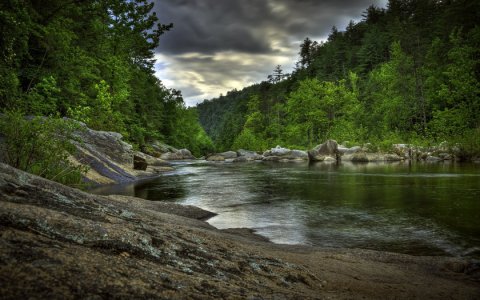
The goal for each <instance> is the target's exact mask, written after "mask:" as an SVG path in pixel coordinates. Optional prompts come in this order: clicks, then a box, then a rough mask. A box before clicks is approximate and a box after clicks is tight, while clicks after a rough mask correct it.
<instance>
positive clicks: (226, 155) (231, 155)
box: [217, 151, 237, 159]
mask: <svg viewBox="0 0 480 300" xmlns="http://www.w3.org/2000/svg"><path fill="white" fill-rule="evenodd" d="M217 155H220V156H223V157H224V158H225V159H233V158H237V152H235V151H226V152H222V153H218V154H217Z"/></svg>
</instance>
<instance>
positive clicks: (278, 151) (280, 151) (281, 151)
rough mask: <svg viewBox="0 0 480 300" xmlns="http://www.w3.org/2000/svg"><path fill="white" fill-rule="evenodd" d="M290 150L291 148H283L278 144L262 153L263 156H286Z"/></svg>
mask: <svg viewBox="0 0 480 300" xmlns="http://www.w3.org/2000/svg"><path fill="white" fill-rule="evenodd" d="M290 152H292V150H290V149H287V148H283V147H281V146H280V145H278V146H277V147H275V148H272V149H270V150H267V151H265V152H264V153H263V156H264V157H267V156H288V155H289V154H290Z"/></svg>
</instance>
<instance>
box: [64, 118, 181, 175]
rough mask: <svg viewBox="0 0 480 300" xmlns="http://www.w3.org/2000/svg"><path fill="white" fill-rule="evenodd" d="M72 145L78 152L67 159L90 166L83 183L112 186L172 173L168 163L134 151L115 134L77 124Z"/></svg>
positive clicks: (118, 134)
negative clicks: (163, 173)
mask: <svg viewBox="0 0 480 300" xmlns="http://www.w3.org/2000/svg"><path fill="white" fill-rule="evenodd" d="M80 125H81V126H82V130H79V131H77V132H76V133H75V141H73V143H74V144H75V146H76V147H77V150H78V151H77V152H76V153H75V154H74V155H73V156H72V157H71V158H70V159H71V161H72V162H73V163H75V164H82V165H86V166H88V167H89V170H88V172H87V173H86V175H85V181H87V182H88V183H93V184H115V183H125V182H131V181H135V180H138V179H139V178H141V177H146V176H152V175H154V174H157V173H160V172H165V171H170V170H173V169H172V168H171V167H169V166H168V164H167V163H166V162H165V161H163V160H161V159H158V158H155V157H152V156H150V155H148V154H145V153H142V152H138V151H134V150H133V147H132V146H131V145H130V144H128V143H126V142H124V141H123V140H122V135H121V134H120V133H117V132H109V131H97V130H92V129H90V128H88V127H86V125H85V124H83V123H80Z"/></svg>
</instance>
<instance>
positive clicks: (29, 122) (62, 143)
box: [0, 111, 87, 185]
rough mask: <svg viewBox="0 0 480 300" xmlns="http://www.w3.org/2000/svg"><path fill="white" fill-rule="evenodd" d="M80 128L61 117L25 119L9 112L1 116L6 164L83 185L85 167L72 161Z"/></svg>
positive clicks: (0, 126)
mask: <svg viewBox="0 0 480 300" xmlns="http://www.w3.org/2000/svg"><path fill="white" fill-rule="evenodd" d="M79 129H80V126H79V125H78V124H77V123H74V122H72V121H69V120H64V119H61V118H53V117H52V118H45V117H32V118H30V117H28V118H27V117H25V116H24V115H23V114H22V113H20V112H18V111H10V112H7V113H5V114H4V115H3V116H1V117H0V134H1V135H2V139H1V142H0V148H1V149H0V150H1V152H2V156H3V157H2V160H3V162H5V163H7V164H9V165H11V166H13V167H15V168H17V169H20V170H24V171H26V172H29V173H32V174H35V175H38V176H42V177H44V178H46V179H50V180H54V181H57V182H60V183H63V184H68V185H79V184H81V183H82V178H83V176H82V175H83V174H85V173H86V171H87V170H86V167H84V166H81V165H80V166H77V165H74V164H73V163H72V162H71V161H69V159H68V158H69V153H74V151H76V147H75V146H74V145H73V144H72V143H71V140H72V139H73V132H74V131H75V130H79Z"/></svg>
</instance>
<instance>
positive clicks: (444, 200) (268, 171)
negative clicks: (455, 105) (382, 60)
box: [92, 161, 480, 258]
mask: <svg viewBox="0 0 480 300" xmlns="http://www.w3.org/2000/svg"><path fill="white" fill-rule="evenodd" d="M175 168H176V170H175V171H173V172H169V173H166V174H164V175H162V176H159V177H158V178H154V179H149V180H145V181H140V182H136V183H132V184H127V185H116V186H103V187H99V188H96V189H93V190H92V192H94V193H98V194H122V195H131V196H136V197H141V198H145V199H149V200H152V201H169V202H176V203H181V204H188V205H195V206H198V207H200V208H203V209H206V210H209V211H212V212H214V213H217V214H218V215H217V216H215V217H213V218H211V219H210V220H208V222H209V223H210V224H211V225H213V226H215V227H217V228H220V229H225V228H238V227H244V228H251V229H254V230H255V231H256V232H257V233H258V234H260V235H263V236H265V237H267V238H268V239H269V240H271V241H272V242H274V243H281V244H302V245H313V246H320V247H334V248H362V249H373V250H382V251H391V252H397V253H406V254H412V255H447V256H457V257H462V256H464V257H473V258H480V165H478V164H458V163H450V162H449V163H435V164H432V163H430V164H428V163H418V164H415V163H413V164H412V163H408V162H401V163H381V164H375V163H368V164H352V163H341V164H335V163H333V164H325V163H316V164H309V163H306V162H305V163H265V162H251V163H210V162H205V161H190V162H178V163H175Z"/></svg>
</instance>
